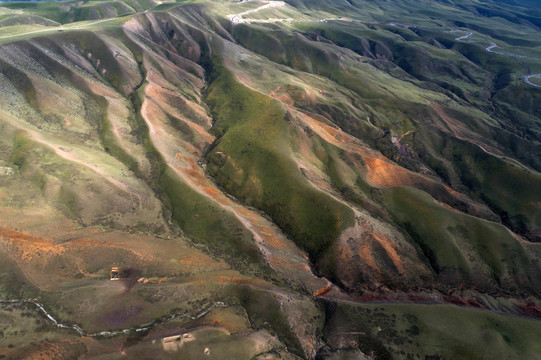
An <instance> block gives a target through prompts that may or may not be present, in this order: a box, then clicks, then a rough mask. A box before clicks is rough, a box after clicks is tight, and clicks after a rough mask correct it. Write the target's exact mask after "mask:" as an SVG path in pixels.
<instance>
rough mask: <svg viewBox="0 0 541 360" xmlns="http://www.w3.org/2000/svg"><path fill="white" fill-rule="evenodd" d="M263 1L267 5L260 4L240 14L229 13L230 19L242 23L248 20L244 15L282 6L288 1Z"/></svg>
mask: <svg viewBox="0 0 541 360" xmlns="http://www.w3.org/2000/svg"><path fill="white" fill-rule="evenodd" d="M262 2H263V3H266V5H263V6H260V7H258V8H256V9H252V10H247V11H244V12H241V13H238V14H233V15H227V17H228V18H229V20H231V22H233V23H235V24H241V23H244V22H246V20H245V19H243V18H242V17H243V16H244V15H248V14H252V13H255V12H258V11H261V10H264V9H268V8H272V7H281V6H285V5H286V3H285V2H284V1H267V0H264V1H262Z"/></svg>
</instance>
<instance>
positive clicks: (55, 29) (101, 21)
mask: <svg viewBox="0 0 541 360" xmlns="http://www.w3.org/2000/svg"><path fill="white" fill-rule="evenodd" d="M116 19H117V18H110V19H102V20H97V21H92V22H89V23H86V24H83V25H77V26H65V25H61V26H54V27H53V26H51V27H50V28H48V29H43V30H35V31H27V32H24V33H19V34H13V35H4V36H0V40H4V39H11V38H15V37H18V36H26V35H34V34H40V33H44V32H51V31H67V30H80V29H82V28H85V27H87V26H92V25H96V24H100V23H103V22H107V21H112V20H116Z"/></svg>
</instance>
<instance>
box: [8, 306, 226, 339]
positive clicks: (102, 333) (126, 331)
mask: <svg viewBox="0 0 541 360" xmlns="http://www.w3.org/2000/svg"><path fill="white" fill-rule="evenodd" d="M3 304H4V305H5V304H32V305H34V306H35V307H36V308H37V309H39V311H40V312H41V313H43V314H44V315H45V316H46V317H47V318H48V319H49V320H50V321H51V322H52V323H53V325H54V326H56V327H57V328H60V329H71V330H74V331H75V332H76V333H77V334H79V335H80V336H89V337H113V336H117V335H129V334H135V333H139V332H144V331H148V330H151V329H153V328H154V327H156V326H158V325H160V324H163V323H166V322H169V321H171V320H174V319H180V318H188V319H191V320H197V319H200V318H202V317H203V316H205V315H206V314H208V313H209V312H211V311H212V310H213V309H215V308H225V307H227V305H226V304H225V303H223V302H221V301H217V302H215V303H213V304H212V305H209V306H207V307H206V308H205V309H203V310H202V311H201V312H200V313H198V314H196V315H192V314H190V313H172V314H168V315H164V316H162V317H159V318H157V319H154V320H152V321H150V322H148V323H146V324H143V325H139V326H136V327H130V328H125V329H118V330H104V331H99V332H95V333H88V332H87V331H85V330H84V329H83V328H81V327H80V326H79V325H77V324H75V323H74V324H73V325H66V324H63V323H61V322H59V321H58V320H56V319H55V318H54V317H53V316H52V315H51V314H50V313H49V312H48V311H47V310H45V307H44V306H43V305H42V304H40V303H38V302H35V301H32V300H0V305H3Z"/></svg>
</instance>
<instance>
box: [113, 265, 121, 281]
mask: <svg viewBox="0 0 541 360" xmlns="http://www.w3.org/2000/svg"><path fill="white" fill-rule="evenodd" d="M119 279H120V269H119V268H118V267H117V266H113V267H112V268H111V280H119Z"/></svg>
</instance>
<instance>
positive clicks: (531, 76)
mask: <svg viewBox="0 0 541 360" xmlns="http://www.w3.org/2000/svg"><path fill="white" fill-rule="evenodd" d="M531 78H541V74H533V75H526V76H524V82H525V83H526V84H528V85H532V86H535V87H538V88H541V85H539V84H536V83H533V82H531V81H530V79H531Z"/></svg>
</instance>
